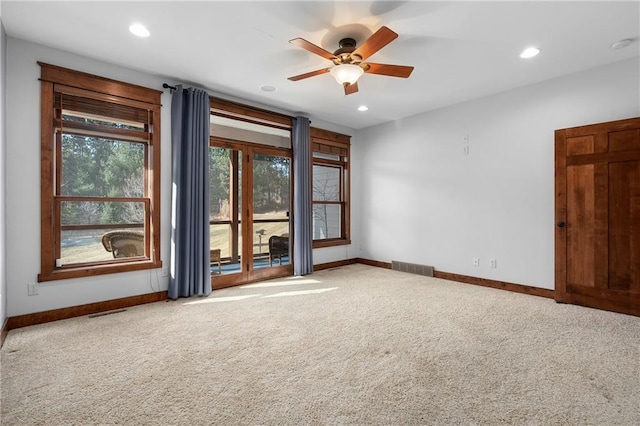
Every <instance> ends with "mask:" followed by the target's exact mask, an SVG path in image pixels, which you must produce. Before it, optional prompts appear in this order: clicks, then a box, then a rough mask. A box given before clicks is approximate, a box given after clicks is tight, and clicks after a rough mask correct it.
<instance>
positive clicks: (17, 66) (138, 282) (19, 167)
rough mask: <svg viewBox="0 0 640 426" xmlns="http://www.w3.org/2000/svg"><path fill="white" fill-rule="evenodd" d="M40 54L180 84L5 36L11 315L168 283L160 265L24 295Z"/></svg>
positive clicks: (36, 181)
mask: <svg viewBox="0 0 640 426" xmlns="http://www.w3.org/2000/svg"><path fill="white" fill-rule="evenodd" d="M37 61H41V62H46V63H50V64H53V65H59V66H62V67H66V68H71V69H75V70H78V71H84V72H88V73H91V74H96V75H99V76H103V77H108V78H113V79H116V80H121V81H125V82H128V83H133V84H138V85H141V86H145V87H150V88H157V89H158V90H162V83H164V82H168V83H170V84H173V83H176V82H175V81H172V80H168V79H166V78H162V77H160V76H154V75H150V74H145V73H141V72H138V71H134V70H130V69H126V68H123V67H120V66H117V65H113V64H108V63H105V62H100V61H96V60H93V59H89V58H86V57H82V56H78V55H75V54H72V53H69V52H64V51H60V50H55V49H50V48H48V47H45V46H41V45H37V44H33V43H30V42H26V41H24V40H20V39H15V38H12V37H7V60H6V64H7V73H6V79H7V83H8V84H7V86H8V87H7V91H6V97H7V105H8V108H7V111H6V122H7V126H6V132H7V134H6V139H5V140H6V161H4V160H3V161H2V164H3V165H6V174H7V176H8V177H9V178H10V185H7V188H6V221H7V229H6V238H2V241H3V242H4V241H5V240H6V244H7V247H10V250H8V252H7V253H6V266H7V268H6V283H7V288H6V293H5V292H4V289H3V293H2V297H4V298H5V299H6V301H7V310H6V311H5V312H6V314H3V315H6V316H7V317H12V316H17V315H24V314H29V313H34V312H41V311H46V310H51V309H59V308H64V307H69V306H77V305H83V304H87V303H93V302H99V301H104V300H111V299H117V298H122V297H128V296H134V295H139V294H147V293H152V292H156V291H164V290H166V289H167V285H168V279H167V278H164V277H161V276H160V275H161V274H160V270H150V271H137V272H128V273H119V274H110V275H103V276H99V277H92V278H76V279H71V280H60V281H53V282H45V283H40V284H39V285H38V287H39V294H38V295H37V296H28V295H27V284H28V283H34V282H36V281H37V274H38V273H39V272H40V271H39V270H40V83H39V81H38V78H39V77H40V67H39V65H38V64H37ZM210 93H211V94H212V95H217V94H216V93H214V92H211V91H210ZM227 98H228V97H227ZM240 101H242V100H240ZM162 104H163V108H162V112H161V118H162V128H161V136H162V138H161V139H162V140H161V161H162V165H161V194H162V199H161V231H162V241H161V259H162V260H163V262H165V264H167V262H168V259H169V239H170V204H171V203H170V201H171V186H170V182H171V157H170V155H171V142H170V112H171V108H170V105H171V95H170V94H169V91H166V92H165V94H164V95H163V96H162ZM256 106H259V107H262V108H269V107H268V106H265V105H256ZM285 113H286V112H285ZM290 114H292V113H290ZM311 119H312V122H313V126H315V127H319V128H323V129H327V130H332V131H336V132H340V133H345V134H353V133H355V132H354V131H353V129H349V128H345V127H342V126H337V125H333V124H331V123H326V122H322V121H321V120H318V119H315V118H314V117H311ZM3 200H5V198H4V197H3ZM3 207H4V206H3ZM4 211H5V209H4V208H3V212H4ZM0 214H1V213H0ZM0 217H1V216H0ZM0 232H1V231H0ZM347 257H348V249H347V246H341V247H337V248H326V249H320V250H316V251H314V263H324V262H329V261H334V260H341V259H345V258H347Z"/></svg>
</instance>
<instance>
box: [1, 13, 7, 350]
mask: <svg viewBox="0 0 640 426" xmlns="http://www.w3.org/2000/svg"><path fill="white" fill-rule="evenodd" d="M0 3H1V2H0ZM6 59H7V36H6V33H5V31H4V25H3V24H2V19H0V327H1V326H4V324H5V320H6V318H7V300H6V294H7V272H6V271H7V269H6V259H7V257H6V233H5V229H6V215H5V211H6V208H5V206H6V187H5V185H6V172H5V164H6V139H7V138H6V134H7V132H6V114H5V110H6V98H5V93H6V92H7V90H6V88H7V77H6V76H7V72H6V70H7V65H6V63H7V60H6ZM3 329H4V328H3ZM2 336H4V334H3V335H2ZM3 340H4V339H3V338H0V346H1V345H2V341H3Z"/></svg>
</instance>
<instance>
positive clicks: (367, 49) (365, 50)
mask: <svg viewBox="0 0 640 426" xmlns="http://www.w3.org/2000/svg"><path fill="white" fill-rule="evenodd" d="M397 37H398V34H396V33H394V32H393V31H391V30H390V29H389V28H387V27H382V28H380V29H379V30H378V31H376V32H375V33H373V35H372V36H371V37H369V38H368V39H366V40H365V42H364V43H362V44H361V45H360V47H358V48H357V49H356V50H354V51H353V53H352V55H358V56H360V57H361V58H362V60H365V59H367V58H368V57H369V56H371V55H373V54H374V53H376V52H377V51H378V50H380V49H382V48H383V47H385V46H386V45H387V44H389V43H391V42H392V41H393V40H395V39H396V38H397Z"/></svg>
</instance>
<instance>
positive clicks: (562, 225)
mask: <svg viewBox="0 0 640 426" xmlns="http://www.w3.org/2000/svg"><path fill="white" fill-rule="evenodd" d="M565 225H566V223H564V222H563V221H560V222H558V223H556V226H557V227H558V228H564V227H565Z"/></svg>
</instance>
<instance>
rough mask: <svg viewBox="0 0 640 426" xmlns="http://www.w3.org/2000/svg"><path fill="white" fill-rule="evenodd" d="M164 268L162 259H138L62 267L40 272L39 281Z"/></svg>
mask: <svg viewBox="0 0 640 426" xmlns="http://www.w3.org/2000/svg"><path fill="white" fill-rule="evenodd" d="M157 268H162V261H155V262H154V261H151V260H146V261H136V262H126V263H118V264H111V265H99V266H81V267H75V268H74V267H68V268H66V267H62V268H58V269H54V270H53V271H51V272H49V273H41V274H38V282H40V283H41V282H46V281H55V280H67V279H70V278H83V277H93V276H97V275H107V274H116V273H119V272H131V271H141V270H145V269H157Z"/></svg>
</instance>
